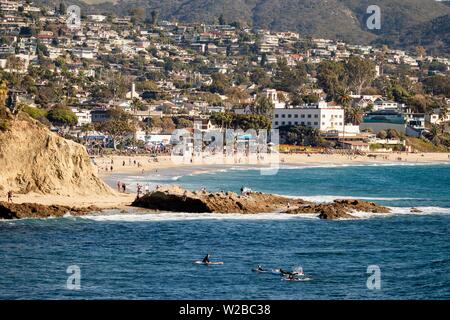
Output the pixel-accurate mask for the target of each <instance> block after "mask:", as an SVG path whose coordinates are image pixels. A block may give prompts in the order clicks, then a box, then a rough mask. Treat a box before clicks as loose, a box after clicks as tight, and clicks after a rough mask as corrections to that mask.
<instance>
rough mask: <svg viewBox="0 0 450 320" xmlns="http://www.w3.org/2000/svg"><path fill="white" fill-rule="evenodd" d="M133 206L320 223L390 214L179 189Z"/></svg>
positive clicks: (363, 206)
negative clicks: (279, 215) (306, 217)
mask: <svg viewBox="0 0 450 320" xmlns="http://www.w3.org/2000/svg"><path fill="white" fill-rule="evenodd" d="M132 206H135V207H141V208H147V209H153V210H161V211H174V212H195V213H248V214H256V213H268V212H283V213H287V214H317V215H318V217H319V218H320V219H341V218H355V217H354V216H352V215H351V213H352V212H355V211H361V212H371V213H388V212H390V209H389V208H386V207H383V206H380V205H377V204H375V203H373V202H366V201H361V200H349V199H344V200H335V201H334V202H332V203H323V204H316V203H312V202H309V201H305V200H302V199H292V198H288V197H283V196H277V195H272V194H265V193H261V192H249V193H246V194H243V195H238V194H236V193H234V192H206V191H194V192H191V191H187V190H184V189H182V188H181V187H178V186H167V187H160V188H159V189H157V190H155V191H153V192H151V193H149V194H146V195H144V196H142V197H140V198H138V199H136V200H135V201H134V202H133V203H132Z"/></svg>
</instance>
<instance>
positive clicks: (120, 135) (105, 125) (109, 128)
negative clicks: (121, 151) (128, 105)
mask: <svg viewBox="0 0 450 320" xmlns="http://www.w3.org/2000/svg"><path fill="white" fill-rule="evenodd" d="M136 128H137V125H136V122H135V121H134V119H133V117H132V116H131V115H130V114H129V113H127V112H125V111H124V110H122V109H120V108H113V109H110V110H108V120H107V121H104V122H100V123H98V124H96V129H97V130H98V131H101V132H103V133H105V134H107V135H109V136H110V137H111V138H112V140H113V146H114V149H117V145H118V144H120V143H121V142H123V141H124V139H125V138H126V137H127V136H129V135H131V134H134V133H135V132H136Z"/></svg>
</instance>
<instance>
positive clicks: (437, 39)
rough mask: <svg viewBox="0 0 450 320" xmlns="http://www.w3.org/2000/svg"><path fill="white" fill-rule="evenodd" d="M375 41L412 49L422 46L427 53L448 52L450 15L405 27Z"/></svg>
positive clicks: (449, 44)
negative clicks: (396, 32)
mask: <svg viewBox="0 0 450 320" xmlns="http://www.w3.org/2000/svg"><path fill="white" fill-rule="evenodd" d="M376 43H379V44H387V45H389V46H394V47H402V48H407V49H414V48H415V47H417V46H419V45H420V46H423V47H425V48H426V49H427V50H428V53H431V54H439V53H441V54H442V53H447V54H449V53H450V15H448V14H447V15H445V16H442V17H437V18H435V19H432V20H430V21H427V22H424V23H421V24H417V25H414V26H411V27H408V28H406V29H405V30H403V32H401V33H398V34H394V35H389V36H386V37H383V38H380V39H378V40H376Z"/></svg>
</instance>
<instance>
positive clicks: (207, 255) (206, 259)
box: [202, 253, 211, 263]
mask: <svg viewBox="0 0 450 320" xmlns="http://www.w3.org/2000/svg"><path fill="white" fill-rule="evenodd" d="M202 262H203V263H210V262H211V261H209V253H208V254H206V257H204V258H203V260H202Z"/></svg>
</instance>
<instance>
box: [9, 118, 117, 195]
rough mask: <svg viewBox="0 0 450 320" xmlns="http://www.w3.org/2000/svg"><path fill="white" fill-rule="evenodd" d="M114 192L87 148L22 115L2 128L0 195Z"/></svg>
mask: <svg viewBox="0 0 450 320" xmlns="http://www.w3.org/2000/svg"><path fill="white" fill-rule="evenodd" d="M9 190H12V191H13V192H15V193H28V192H37V193H42V194H57V195H73V194H80V195H87V194H90V195H92V194H94V195H95V194H98V195H102V194H112V193H113V191H112V190H111V189H110V188H109V187H108V186H107V185H106V184H105V183H104V182H103V181H102V180H100V179H99V178H98V177H97V175H96V170H95V169H94V167H93V165H92V164H91V160H90V159H89V156H88V154H87V152H86V150H85V148H84V147H83V146H82V145H80V144H78V143H76V142H73V141H70V140H66V139H64V138H62V137H60V136H59V135H57V134H55V133H52V132H50V131H49V130H48V129H47V128H46V127H45V126H44V125H42V124H41V123H39V122H37V121H35V120H33V119H31V118H29V117H28V116H27V115H25V114H20V115H19V117H18V118H17V119H15V120H11V122H10V125H9V128H8V129H7V130H5V131H0V194H2V193H3V194H4V193H6V192H7V191H9Z"/></svg>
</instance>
